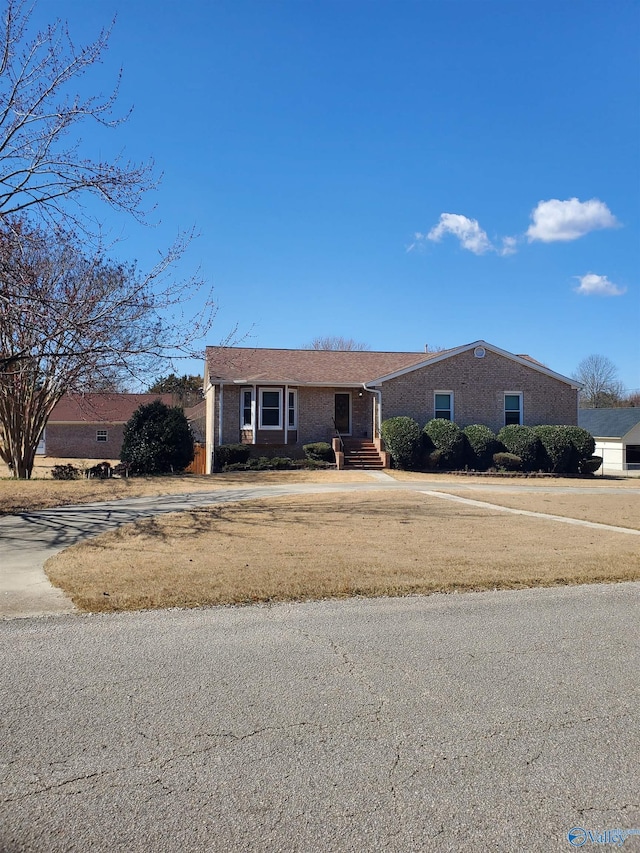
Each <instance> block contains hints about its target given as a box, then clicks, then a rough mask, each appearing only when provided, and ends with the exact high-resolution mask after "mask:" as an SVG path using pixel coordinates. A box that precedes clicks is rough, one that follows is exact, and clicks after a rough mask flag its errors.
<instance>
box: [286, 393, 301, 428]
mask: <svg viewBox="0 0 640 853" xmlns="http://www.w3.org/2000/svg"><path fill="white" fill-rule="evenodd" d="M287 426H288V427H289V429H296V427H297V426H298V392H297V391H289V392H288V394H287Z"/></svg>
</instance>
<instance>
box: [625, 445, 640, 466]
mask: <svg viewBox="0 0 640 853" xmlns="http://www.w3.org/2000/svg"><path fill="white" fill-rule="evenodd" d="M625 462H626V463H627V465H640V444H627V452H626V454H625Z"/></svg>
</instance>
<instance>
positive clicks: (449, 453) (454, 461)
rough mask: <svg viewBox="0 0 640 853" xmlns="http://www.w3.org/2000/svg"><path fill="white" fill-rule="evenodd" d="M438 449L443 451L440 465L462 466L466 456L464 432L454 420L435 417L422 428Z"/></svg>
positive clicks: (445, 466) (448, 466) (447, 466)
mask: <svg viewBox="0 0 640 853" xmlns="http://www.w3.org/2000/svg"><path fill="white" fill-rule="evenodd" d="M422 432H423V433H424V435H425V436H426V437H427V439H428V440H429V441H430V442H432V443H433V445H434V447H435V448H436V450H439V451H441V454H442V455H441V459H440V467H442V468H462V466H463V465H464V456H465V437H464V433H463V432H462V430H461V429H460V427H459V426H458V424H455V423H454V422H453V421H448V420H445V418H433V419H432V420H430V421H429V422H428V423H426V424H425V426H424V429H423V430H422Z"/></svg>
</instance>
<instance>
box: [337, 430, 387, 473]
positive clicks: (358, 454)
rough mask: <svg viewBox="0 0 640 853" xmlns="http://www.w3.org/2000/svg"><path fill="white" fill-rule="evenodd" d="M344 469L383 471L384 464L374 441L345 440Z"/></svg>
mask: <svg viewBox="0 0 640 853" xmlns="http://www.w3.org/2000/svg"><path fill="white" fill-rule="evenodd" d="M343 443H344V467H345V468H367V469H373V470H378V471H382V469H383V468H384V462H383V459H382V456H381V455H380V452H379V450H378V448H377V447H376V446H375V444H374V443H373V441H367V440H366V439H362V440H361V439H354V438H345V439H343Z"/></svg>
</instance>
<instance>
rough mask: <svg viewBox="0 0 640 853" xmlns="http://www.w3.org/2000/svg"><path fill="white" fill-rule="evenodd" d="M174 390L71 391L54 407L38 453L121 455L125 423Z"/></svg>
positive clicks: (82, 456)
mask: <svg viewBox="0 0 640 853" xmlns="http://www.w3.org/2000/svg"><path fill="white" fill-rule="evenodd" d="M154 400H162V402H163V403H166V404H167V406H171V405H173V396H172V395H171V394H69V395H67V396H65V397H63V398H62V399H61V400H60V402H59V403H57V404H56V406H55V407H54V409H53V412H52V413H51V416H50V418H49V420H48V422H47V426H46V428H45V431H44V434H43V437H42V438H41V439H40V446H39V447H38V453H40V454H45V455H46V456H53V457H63V458H66V457H68V458H72V459H119V458H120V450H121V448H122V437H123V433H124V426H125V424H126V423H127V421H128V420H129V418H130V417H131V415H132V414H133V413H134V412H135V410H136V409H137V408H138V407H139V406H143V405H146V404H147V403H152V402H153V401H154Z"/></svg>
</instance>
